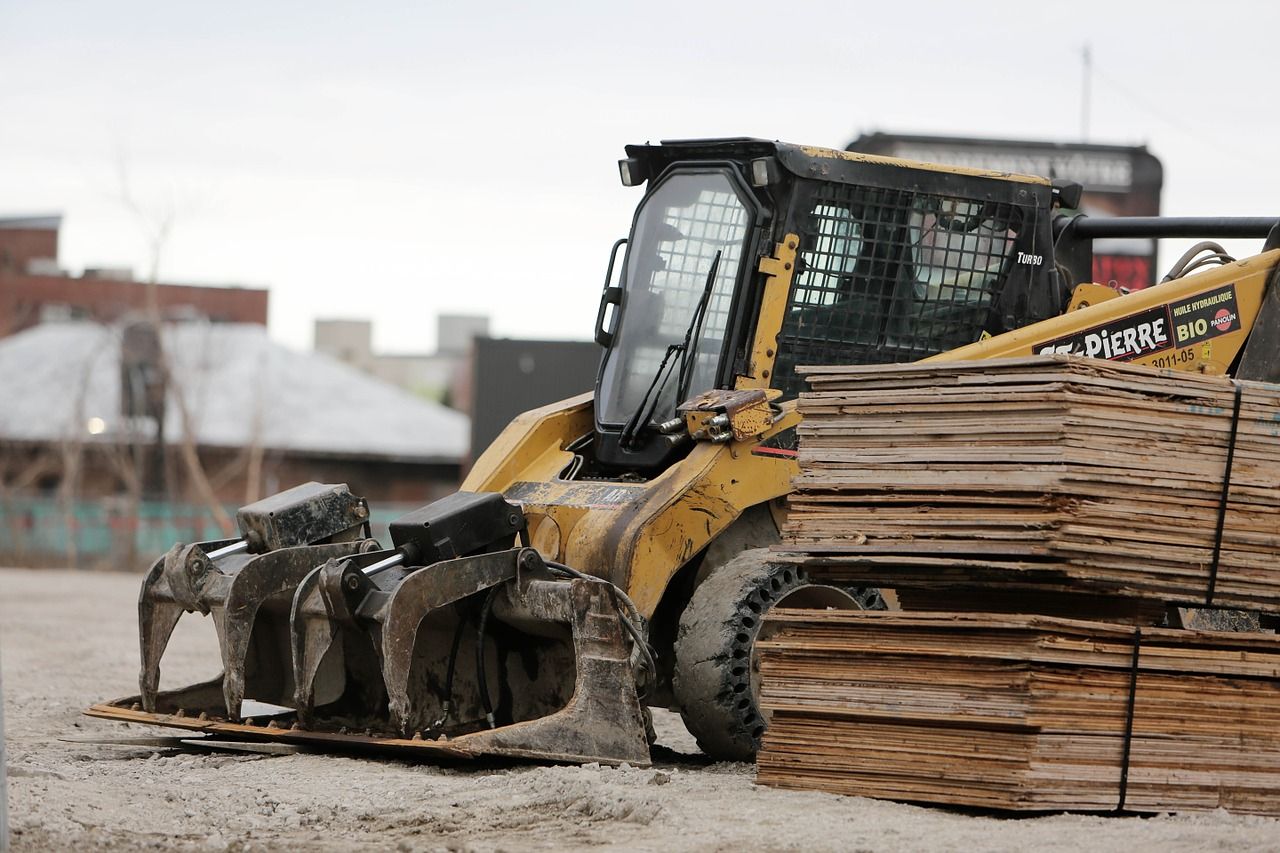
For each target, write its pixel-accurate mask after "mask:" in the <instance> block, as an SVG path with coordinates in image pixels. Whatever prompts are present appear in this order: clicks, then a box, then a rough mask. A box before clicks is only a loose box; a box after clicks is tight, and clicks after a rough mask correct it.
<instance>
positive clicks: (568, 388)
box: [469, 338, 602, 459]
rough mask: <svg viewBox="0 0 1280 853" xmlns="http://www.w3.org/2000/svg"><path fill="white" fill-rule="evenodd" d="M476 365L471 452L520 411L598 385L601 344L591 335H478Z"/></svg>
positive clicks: (479, 449) (489, 440)
mask: <svg viewBox="0 0 1280 853" xmlns="http://www.w3.org/2000/svg"><path fill="white" fill-rule="evenodd" d="M474 346H475V348H474V350H473V351H472V352H473V358H472V368H471V388H470V389H469V390H470V393H471V401H470V402H471V405H470V409H471V458H472V459H475V458H476V457H477V456H479V455H480V454H481V453H483V452H484V449H485V448H486V447H488V446H489V445H490V444H491V443H492V442H493V440H494V439H495V438H497V437H498V434H499V433H501V432H502V430H503V429H505V428H506V426H507V424H509V423H511V419H512V418H514V417H515V416H516V415H518V414H520V413H521V412H527V411H529V410H530V409H536V408H538V407H539V406H545V405H547V404H548V403H554V402H556V401H558V400H564V399H566V398H568V397H574V396H576V395H578V394H581V393H583V392H584V391H590V390H592V389H593V388H594V387H595V383H596V373H597V371H598V370H599V368H600V354H601V352H602V350H601V349H600V347H599V345H597V344H596V343H594V342H592V341H525V340H513V339H508V338H476V339H475V344H474Z"/></svg>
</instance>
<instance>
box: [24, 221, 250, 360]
mask: <svg viewBox="0 0 1280 853" xmlns="http://www.w3.org/2000/svg"><path fill="white" fill-rule="evenodd" d="M61 225H62V217H61V216H27V217H9V218H0V338H2V337H4V336H6V335H12V334H14V333H15V332H20V331H22V330H23V329H29V328H31V327H32V326H35V325H36V324H38V323H40V322H42V321H44V320H96V321H97V322H99V323H114V322H116V321H118V320H121V319H123V318H124V317H126V316H128V315H129V314H131V313H139V312H142V311H144V310H149V308H150V306H151V303H152V302H153V301H154V307H155V309H156V311H157V313H158V314H159V315H160V316H161V317H165V318H177V317H182V318H187V319H191V318H201V319H205V320H209V321H211V322H215V323H257V324H258V325H261V326H265V325H266V324H267V291H266V290H261V289H257V288H245V287H204V286H198V285H176V284H151V283H149V282H139V281H134V280H133V274H132V271H130V270H128V269H114V268H96V269H95V268H86V269H85V270H84V272H83V274H82V275H80V276H78V277H77V276H73V275H70V274H68V273H67V272H66V271H65V270H63V269H62V268H61V267H60V266H59V264H58V230H59V228H60V227H61Z"/></svg>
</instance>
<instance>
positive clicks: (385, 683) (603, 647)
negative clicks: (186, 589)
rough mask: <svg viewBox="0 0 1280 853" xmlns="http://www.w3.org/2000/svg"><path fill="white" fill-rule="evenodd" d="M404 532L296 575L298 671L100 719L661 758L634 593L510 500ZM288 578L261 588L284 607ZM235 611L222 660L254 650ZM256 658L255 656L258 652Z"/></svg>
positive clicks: (437, 746) (405, 743)
mask: <svg viewBox="0 0 1280 853" xmlns="http://www.w3.org/2000/svg"><path fill="white" fill-rule="evenodd" d="M391 535H392V541H393V543H394V545H395V547H394V548H393V549H391V550H388V551H369V552H356V551H354V550H353V551H352V552H350V553H346V554H333V553H331V554H328V555H327V556H326V557H325V558H324V559H323V560H320V561H317V562H316V563H313V564H312V567H311V568H309V569H308V570H307V571H306V572H305V575H304V576H302V577H301V579H300V580H298V581H294V584H295V585H296V589H295V591H294V593H293V597H292V606H291V609H290V620H289V633H290V640H291V660H290V662H289V663H290V666H289V670H290V671H289V673H288V674H287V675H275V676H273V678H274V680H273V681H272V688H271V689H268V686H267V685H263V684H260V683H257V682H254V680H253V677H252V676H250V677H249V679H248V680H249V684H248V686H243V679H241V681H240V682H238V683H239V684H240V685H241V686H236V687H234V689H233V684H232V682H233V681H234V679H233V678H230V677H228V678H227V679H224V683H222V684H218V683H210V684H205V685H195V686H193V687H191V688H187V689H185V690H183V691H175V692H172V693H161V694H158V696H157V695H155V694H154V692H153V696H152V698H151V699H150V700H149V701H150V703H151V708H152V710H151V711H150V712H148V711H144V710H142V708H141V707H138V706H136V705H135V704H134V703H135V702H137V700H136V699H134V698H130V699H123V700H119V701H118V702H114V703H109V704H103V705H97V706H94V707H93V708H92V709H90V713H92V714H95V715H98V716H105V717H112V718H116V719H127V720H131V721H138V722H153V723H158V724H161V725H171V726H179V727H182V728H188V729H197V730H201V731H207V732H217V733H220V734H222V735H225V736H231V737H245V738H253V739H271V740H281V741H287V742H301V743H318V744H322V745H323V744H328V745H332V746H340V747H345V748H370V749H375V750H377V751H380V752H391V753H400V754H405V753H416V754H428V755H436V756H448V757H454V758H457V757H476V756H483V755H488V756H507V757H512V758H521V759H534V760H543V761H557V762H586V761H599V762H603V763H610V764H620V763H623V762H628V763H631V764H635V765H640V766H643V765H647V764H648V763H649V748H648V739H647V737H646V730H647V727H646V725H645V717H644V712H643V710H642V709H641V705H640V700H639V695H638V691H637V674H636V669H635V663H634V658H635V657H636V655H637V654H642V650H643V649H644V648H645V646H644V644H643V639H642V635H641V633H640V630H639V626H638V625H637V624H636V622H637V618H636V617H635V616H634V614H633V613H632V612H631V611H628V610H624V609H623V607H622V602H623V601H625V600H626V599H625V596H623V595H622V594H621V593H620V592H619V591H618V590H617V589H615V588H614V587H613V586H612V585H611V584H609V583H608V582H606V581H604V580H600V579H597V578H593V577H589V576H586V575H582V574H580V573H576V572H572V571H571V570H568V569H566V568H565V567H562V566H557V565H551V566H548V565H547V564H546V563H544V562H543V560H542V558H541V557H540V556H539V554H538V552H537V551H535V550H533V549H532V548H530V547H527V545H528V543H527V541H525V542H524V543H523V544H524V546H523V547H521V545H520V544H518V543H517V542H516V539H517V537H520V539H521V540H524V539H525V538H526V537H525V535H524V516H523V513H522V512H521V511H520V509H519V508H518V507H516V506H513V505H511V504H508V503H507V502H506V501H504V500H503V499H502V497H501V495H496V494H469V493H459V494H457V495H453V496H450V497H449V498H446V499H444V500H442V501H437V502H436V503H434V504H432V505H430V506H427V507H423V508H422V509H420V510H417V511H416V512H414V513H411V514H410V515H408V516H405V517H404V518H402V519H400V520H398V521H397V522H395V523H393V524H392V525H391ZM513 546H514V547H513ZM318 547H320V546H310V548H308V549H307V550H308V551H309V552H310V553H311V554H313V555H315V554H319V553H320V552H319V551H318V550H317V548H318ZM202 553H203V552H202ZM273 553H274V552H273ZM281 553H283V550H282V551H281ZM172 556H173V560H174V562H175V563H176V562H177V561H178V552H174V553H173V555H172ZM204 556H206V557H207V556H208V555H207V554H205V555H204ZM262 556H263V557H267V556H270V555H269V554H268V555H262ZM192 559H193V560H194V563H195V564H196V565H197V566H200V567H204V563H203V562H201V560H202V558H201V557H200V556H197V557H194V558H192ZM258 559H261V557H260V558H258ZM278 559H283V558H278ZM294 568H295V566H294V565H293V564H290V566H289V567H288V568H287V569H286V568H284V567H281V568H279V569H277V570H275V574H277V575H279V576H281V577H283V576H285V575H289V576H292V575H290V574H289V573H290V572H292V571H293V570H294ZM246 570H247V565H246V566H242V567H241V568H240V570H239V572H238V574H241V575H243V574H244V573H245V571H246ZM204 571H205V572H206V574H207V572H208V569H207V567H204ZM173 577H177V575H176V574H165V575H164V578H165V579H166V580H172V578H173ZM183 577H184V578H185V577H186V576H183ZM177 583H178V585H179V587H180V585H181V583H182V578H180V579H179V580H178V582H177ZM228 583H230V582H228ZM159 586H160V584H157V588H159ZM288 587H289V584H288V582H287V581H286V580H282V581H281V582H280V583H278V584H276V585H274V586H270V587H269V589H270V590H273V591H271V592H267V591H266V590H267V589H268V587H265V586H264V587H258V588H259V589H261V590H263V591H262V593H260V594H259V595H258V596H257V598H259V599H264V600H265V601H267V602H270V604H271V608H278V606H279V604H278V603H279V601H280V600H281V596H282V595H283V593H282V592H280V591H281V590H285V589H287V588H288ZM164 588H165V589H169V586H168V585H167V583H166V585H165V586H164ZM179 595H181V593H179ZM248 597H250V598H252V597H254V596H248ZM197 598H198V600H199V601H205V599H204V598H199V597H197ZM183 601H184V602H186V601H187V600H186V599H184V600H183ZM225 601H226V602H227V603H226V604H225V605H224V607H223V611H224V613H227V614H229V613H231V612H232V606H231V602H232V597H231V596H230V595H228V596H226V597H225ZM237 608H239V605H237ZM180 609H181V608H180ZM259 609H260V610H261V609H262V606H261V605H259ZM211 610H212V608H211ZM237 612H239V609H237ZM275 612H277V613H278V610H277V611H275ZM233 621H234V620H233V619H231V618H226V619H224V620H223V622H224V624H223V626H222V628H221V631H222V632H223V633H222V645H223V650H224V658H225V657H226V656H227V653H228V650H230V649H232V648H236V649H238V648H241V647H240V646H237V645H235V644H234V643H233V642H232V641H231V640H230V635H231V634H232V633H233V632H234V630H235V629H234V628H233V627H232V623H233ZM242 621H243V620H242ZM257 630H259V628H255V629H254V631H257ZM250 633H253V632H250ZM244 636H246V635H245V633H244V632H243V631H241V632H240V633H239V634H237V637H238V638H240V639H238V640H237V641H236V642H243V637H244ZM250 645H252V644H250ZM237 654H240V652H237ZM243 656H244V657H245V658H246V659H248V660H250V661H251V660H252V659H253V658H254V654H253V651H252V649H250V650H249V651H247V652H244V653H243ZM243 671H247V670H246V669H242V672H243ZM152 689H153V691H154V687H153V688H152ZM272 690H274V692H272ZM286 691H291V695H290V696H288V697H287V698H284V697H283V694H284V693H285V692H286ZM218 692H222V693H223V694H225V696H224V697H220V698H223V699H225V703H224V702H217V703H216V704H217V705H218V706H221V705H223V704H226V705H227V706H228V707H230V706H231V705H232V701H231V700H232V699H238V698H241V697H244V696H246V695H248V696H251V697H252V698H255V699H264V701H268V702H272V704H279V705H282V706H286V707H285V708H281V709H278V711H279V713H277V714H276V715H275V716H273V717H272V718H271V719H270V721H269V722H268V723H267V724H266V725H263V724H262V722H263V720H264V719H265V718H263V717H259V718H258V719H257V720H256V721H255V720H252V719H250V720H243V721H238V720H237V719H236V715H235V714H234V713H229V712H228V713H224V712H223V710H222V708H221V707H214V704H215V697H216V696H217V693H218ZM233 694H234V695H233ZM264 697H266V698H264ZM271 697H279V698H280V701H278V702H277V701H273V699H272V698H271ZM290 709H293V710H290ZM232 710H234V709H232ZM295 714H296V719H294V715H295ZM246 716H247V715H246Z"/></svg>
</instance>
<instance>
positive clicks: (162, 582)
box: [138, 483, 377, 718]
mask: <svg viewBox="0 0 1280 853" xmlns="http://www.w3.org/2000/svg"><path fill="white" fill-rule="evenodd" d="M368 518H369V510H368V505H367V504H366V503H365V501H364V499H363V498H359V497H356V496H354V495H352V494H351V492H350V491H349V490H348V489H347V487H346V486H343V485H322V484H320V483H307V484H304V485H302V486H298V487H296V488H294V489H290V490H288V491H286V492H282V493H280V494H278V495H275V496H273V497H270V498H266V499H264V500H262V501H258V502H257V503H254V504H250V505H248V506H246V507H243V508H242V509H241V510H240V511H239V512H238V513H237V521H238V525H239V528H240V533H241V539H239V540H221V541H216V542H198V543H194V544H190V545H175V546H174V547H173V548H171V549H170V550H169V552H168V553H167V554H165V555H164V556H163V557H161V558H160V559H159V560H157V561H156V562H155V563H154V564H153V565H152V566H151V569H150V570H149V571H148V572H147V576H146V578H145V579H144V581H143V584H142V591H141V593H140V595H139V597H138V625H139V633H140V642H141V652H142V671H141V674H140V677H139V687H140V704H141V705H142V707H143V708H144V709H145V710H147V711H155V710H156V707H157V695H158V687H159V682H160V659H161V657H162V656H163V654H164V650H165V647H166V646H167V645H168V642H169V638H170V636H171V635H172V633H173V629H174V627H175V626H176V625H177V622H178V619H179V618H180V617H181V616H182V614H183V613H192V612H199V613H201V614H204V615H212V616H213V620H214V626H215V628H216V630H217V633H218V644H219V647H220V651H221V655H222V662H223V673H224V674H223V678H222V685H221V686H222V694H223V701H224V703H225V706H226V713H227V714H228V715H229V716H231V717H233V718H234V717H236V716H238V715H239V713H240V706H241V702H242V700H243V699H244V698H245V694H246V690H248V691H249V692H250V693H251V695H252V696H253V698H255V699H258V700H260V701H263V702H271V703H280V704H286V703H289V702H292V699H293V689H292V673H293V668H292V665H291V661H290V658H289V629H288V619H289V607H290V604H291V602H292V599H293V592H294V589H295V587H296V586H297V585H298V583H299V581H301V580H302V578H303V577H305V575H306V573H307V572H309V571H310V570H311V569H312V568H314V567H315V566H316V565H317V564H318V563H322V562H324V561H325V560H328V559H330V558H334V557H346V556H350V555H353V554H357V553H360V552H361V551H365V550H369V549H371V548H376V547H377V545H376V543H374V542H373V541H372V540H370V539H368Z"/></svg>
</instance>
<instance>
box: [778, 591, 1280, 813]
mask: <svg viewBox="0 0 1280 853" xmlns="http://www.w3.org/2000/svg"><path fill="white" fill-rule="evenodd" d="M1135 644H1136V647H1137V658H1136V664H1137V666H1136V669H1134V663H1135V654H1134V651H1135ZM757 647H758V649H759V650H760V653H761V677H762V694H761V704H762V707H763V709H764V711H765V713H766V714H768V715H769V716H770V717H771V719H770V724H769V729H768V731H767V732H766V734H765V738H764V744H763V748H762V749H761V751H760V753H759V755H758V757H757V767H758V775H757V781H759V782H760V783H762V784H766V785H774V786H778V787H787V788H808V789H818V790H824V791H831V792H835V793H841V794H852V795H859V796H870V797H878V798H883V799H894V800H906V801H913V802H923V803H935V804H946V805H958V806H977V807H984V808H997V809H1008V810H1015V811H1045V810H1055V811H1056V810H1082V811H1111V810H1115V809H1117V808H1119V807H1120V806H1121V805H1122V804H1123V809H1124V810H1125V811H1133V812H1164V811H1172V810H1178V811H1185V810H1211V809H1217V808H1225V809H1227V810H1230V811H1237V812H1245V813H1253V814H1264V815H1278V814H1280V726H1277V725H1276V723H1277V721H1280V638H1277V636H1276V635H1275V634H1234V633H1213V632H1196V631H1174V630H1162V629H1151V628H1143V629H1136V628H1133V627H1128V626H1123V625H1116V624H1111V623H1098V622H1085V621H1080V620H1068V619H1055V618H1050V617H1043V616H995V615H990V614H969V615H957V614H929V613H905V612H898V613H849V612H837V611H812V610H808V611H806V610H776V611H774V612H773V613H771V614H770V617H769V619H768V621H767V622H766V623H765V628H764V631H763V633H762V636H761V638H760V640H759V641H758V644H757ZM1131 696H1132V712H1130V707H1131V705H1130V701H1131ZM1127 735H1128V736H1127ZM1126 741H1128V748H1127V750H1126ZM1126 767H1127V771H1126V769H1125V768H1126ZM1122 779H1123V780H1124V781H1123V783H1122ZM1122 785H1123V788H1124V792H1123V803H1122V795H1121V788H1122Z"/></svg>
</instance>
